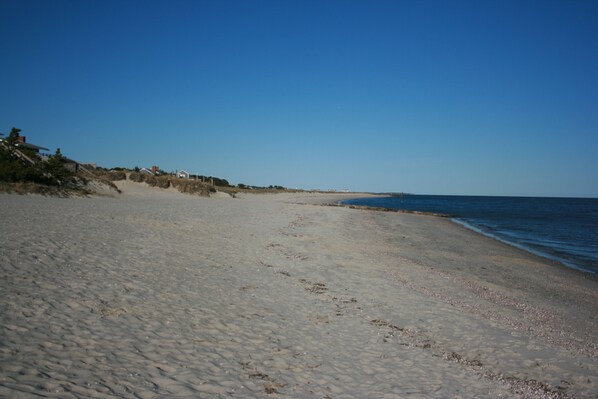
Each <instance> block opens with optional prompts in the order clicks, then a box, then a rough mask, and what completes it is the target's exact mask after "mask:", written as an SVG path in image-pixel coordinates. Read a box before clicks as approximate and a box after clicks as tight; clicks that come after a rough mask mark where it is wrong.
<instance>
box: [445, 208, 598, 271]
mask: <svg viewBox="0 0 598 399" xmlns="http://www.w3.org/2000/svg"><path fill="white" fill-rule="evenodd" d="M451 220H452V221H453V222H454V223H457V224H459V225H461V226H463V227H465V228H467V229H469V230H472V231H475V232H476V233H479V234H482V235H484V236H486V237H489V238H492V239H494V240H497V241H500V242H502V243H503V244H507V245H510V246H512V247H515V248H518V249H521V250H523V251H525V252H528V253H531V254H533V255H536V256H539V257H541V258H545V259H549V260H552V261H555V262H559V263H561V264H563V265H564V266H567V267H569V268H572V269H575V270H579V271H582V272H586V273H592V274H596V272H595V271H594V270H591V269H587V268H584V267H583V266H580V265H578V264H576V263H573V262H571V261H569V260H567V259H563V258H562V257H559V256H555V255H553V254H551V253H549V252H545V251H540V250H538V249H535V248H532V247H530V246H529V245H524V244H522V243H520V242H516V241H511V240H508V239H505V238H504V237H501V236H499V235H496V234H494V233H492V232H490V231H489V230H485V229H483V228H480V227H477V226H475V225H473V224H471V223H469V222H467V221H466V220H463V219H459V218H452V219H451Z"/></svg>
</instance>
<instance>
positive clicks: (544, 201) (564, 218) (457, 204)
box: [342, 195, 598, 274]
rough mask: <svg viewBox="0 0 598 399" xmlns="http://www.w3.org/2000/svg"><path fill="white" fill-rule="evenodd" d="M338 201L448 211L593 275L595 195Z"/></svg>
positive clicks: (597, 248) (596, 260) (597, 252)
mask: <svg viewBox="0 0 598 399" xmlns="http://www.w3.org/2000/svg"><path fill="white" fill-rule="evenodd" d="M342 202H343V203H344V204H353V205H365V206H375V207H384V208H392V209H403V210H412V211H424V212H434V213H443V214H450V215H451V216H452V217H453V221H455V222H457V223H460V224H462V225H464V226H465V227H468V228H470V229H472V230H475V231H477V232H480V233H482V234H484V235H487V236H490V237H493V238H495V239H498V240H500V241H503V242H505V243H507V244H511V245H514V246H516V247H519V248H521V249H524V250H526V251H528V252H531V253H534V254H536V255H539V256H543V257H545V258H549V259H552V260H556V261H558V262H561V263H562V264H564V265H565V266H568V267H571V268H574V269H578V270H582V271H585V272H590V273H593V274H598V199H596V198H537V197H536V198H533V197H478V196H452V195H451V196H447V195H404V196H392V197H384V198H360V199H353V200H347V201H342Z"/></svg>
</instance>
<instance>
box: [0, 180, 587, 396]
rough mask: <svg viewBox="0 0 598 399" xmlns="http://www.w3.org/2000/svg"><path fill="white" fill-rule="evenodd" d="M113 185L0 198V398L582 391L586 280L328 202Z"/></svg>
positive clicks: (437, 229)
mask: <svg viewBox="0 0 598 399" xmlns="http://www.w3.org/2000/svg"><path fill="white" fill-rule="evenodd" d="M117 184H119V185H120V188H121V189H122V191H123V194H122V195H120V196H119V197H118V198H109V197H97V198H51V197H42V196H34V195H30V196H19V195H13V194H0V221H1V223H0V233H1V235H2V244H1V250H0V272H1V278H0V292H1V293H2V294H1V295H0V326H1V329H0V397H6V398H30V397H50V398H113V397H123V398H143V399H146V398H147V399H149V398H164V397H173V398H230V397H233V398H234V397H237V398H265V397H267V398H318V399H324V398H326V399H330V398H333V399H340V398H499V397H500V398H545V397H554V398H596V397H598V279H597V278H596V277H594V276H590V275H587V274H584V273H581V272H577V271H574V270H570V269H567V268H565V267H563V266H561V265H559V264H556V263H553V262H551V261H548V260H544V259H541V258H538V257H535V256H532V255H530V254H527V253H525V252H523V251H521V250H519V249H516V248H513V247H510V246H508V245H505V244H502V243H500V242H498V241H495V240H492V239H490V238H487V237H484V236H481V235H479V234H476V233H474V232H472V231H469V230H467V229H465V228H464V227H461V226H459V225H456V224H454V223H453V222H451V221H450V220H448V219H445V218H439V217H433V216H422V215H410V214H399V213H387V212H375V211H367V210H356V209H347V208H341V207H328V206H322V204H325V203H327V202H331V201H334V200H336V199H338V198H340V197H341V196H342V195H341V194H334V195H326V194H268V195H241V196H239V198H225V197H219V198H200V197H194V196H190V195H185V194H180V193H178V192H176V191H174V190H173V191H169V190H160V189H152V188H148V187H146V186H145V185H142V184H137V183H131V182H128V181H126V182H117ZM348 196H349V197H350V196H351V195H348Z"/></svg>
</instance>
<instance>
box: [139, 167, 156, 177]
mask: <svg viewBox="0 0 598 399" xmlns="http://www.w3.org/2000/svg"><path fill="white" fill-rule="evenodd" d="M139 173H143V174H145V175H155V173H154V172H152V171H151V170H149V169H148V168H141V169H139Z"/></svg>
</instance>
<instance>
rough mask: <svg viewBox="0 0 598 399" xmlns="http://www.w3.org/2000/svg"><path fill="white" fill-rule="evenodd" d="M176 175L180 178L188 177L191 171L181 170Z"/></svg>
mask: <svg viewBox="0 0 598 399" xmlns="http://www.w3.org/2000/svg"><path fill="white" fill-rule="evenodd" d="M176 177H178V178H179V179H188V178H189V172H187V171H186V170H179V171H178V173H177V174H176Z"/></svg>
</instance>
